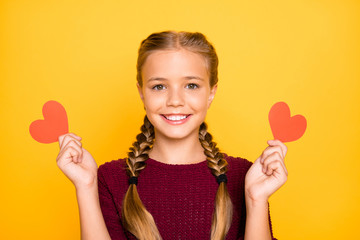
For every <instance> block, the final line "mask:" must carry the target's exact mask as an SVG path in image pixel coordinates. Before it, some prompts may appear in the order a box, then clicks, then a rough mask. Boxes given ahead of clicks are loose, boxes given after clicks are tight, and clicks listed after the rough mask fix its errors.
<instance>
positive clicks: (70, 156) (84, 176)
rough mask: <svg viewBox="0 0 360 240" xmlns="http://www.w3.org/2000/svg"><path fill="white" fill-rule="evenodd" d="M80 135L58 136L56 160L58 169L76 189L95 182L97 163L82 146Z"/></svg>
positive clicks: (90, 185)
mask: <svg viewBox="0 0 360 240" xmlns="http://www.w3.org/2000/svg"><path fill="white" fill-rule="evenodd" d="M80 140H81V137H79V136H77V135H75V134H74V133H67V134H64V135H61V136H60V137H59V145H60V152H59V155H58V156H57V158H56V162H57V165H58V167H59V168H60V170H61V171H62V172H63V173H64V174H65V175H66V177H67V178H69V179H70V181H71V182H72V183H73V184H74V185H75V187H76V189H79V188H89V187H92V186H94V185H96V184H97V169H98V167H97V164H96V162H95V160H94V158H93V157H92V156H91V154H90V153H89V152H88V151H87V150H86V149H84V148H83V147H82V144H81V142H80Z"/></svg>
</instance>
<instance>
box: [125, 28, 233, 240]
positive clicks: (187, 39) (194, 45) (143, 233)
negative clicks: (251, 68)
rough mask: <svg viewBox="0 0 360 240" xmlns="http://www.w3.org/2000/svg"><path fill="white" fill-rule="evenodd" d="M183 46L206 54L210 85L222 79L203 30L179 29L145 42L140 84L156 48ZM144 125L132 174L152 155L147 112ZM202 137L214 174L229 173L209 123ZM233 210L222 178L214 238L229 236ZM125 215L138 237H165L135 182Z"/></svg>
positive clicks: (146, 239)
mask: <svg viewBox="0 0 360 240" xmlns="http://www.w3.org/2000/svg"><path fill="white" fill-rule="evenodd" d="M181 48H184V49H186V50H189V51H192V52H194V53H198V54H200V55H201V56H203V57H204V59H205V60H206V63H207V70H208V72H209V76H210V81H209V82H210V87H211V88H212V87H213V86H215V84H216V83H217V82H218V72H217V67H218V57H217V55H216V52H215V49H214V47H213V46H212V44H211V43H210V42H209V41H208V40H207V39H206V37H205V36H204V35H203V34H201V33H198V32H195V33H190V32H175V31H165V32H158V33H153V34H151V35H150V36H149V37H148V38H146V39H145V40H143V41H142V42H141V45H140V48H139V52H138V61H137V81H138V83H139V85H140V86H142V75H141V70H142V66H143V64H144V63H145V61H146V59H147V57H148V56H149V55H150V54H151V53H152V52H154V51H158V50H174V49H181ZM140 129H141V133H139V134H138V135H137V136H136V141H135V142H134V143H133V146H132V147H130V152H129V153H128V158H127V160H126V166H127V174H128V175H129V177H137V176H138V175H139V173H140V171H141V170H143V169H144V168H145V166H146V160H147V159H148V158H149V151H150V149H151V147H152V145H153V143H154V139H155V131H154V126H153V125H152V124H151V123H150V121H149V119H148V118H147V116H145V118H144V124H143V125H142V126H141V128H140ZM199 141H200V143H201V145H202V147H203V148H204V153H205V155H206V159H207V166H208V167H209V168H210V169H211V172H212V174H213V175H214V176H215V177H217V176H219V175H220V174H225V173H226V172H227V165H228V163H227V161H226V160H225V158H224V155H223V154H222V153H221V152H220V151H219V149H218V148H217V147H216V143H215V142H213V141H212V135H211V134H210V133H209V132H208V131H207V125H206V123H202V124H201V125H200V128H199ZM232 214H233V206H232V202H231V199H230V195H229V193H228V190H227V186H226V183H225V182H221V183H220V184H219V187H218V190H217V193H216V197H215V208H214V212H213V216H212V224H211V237H210V239H211V240H220V239H225V237H226V234H227V233H228V231H229V229H230V226H231V221H232ZM122 219H123V225H124V227H125V228H126V229H127V230H128V231H129V232H131V233H132V234H133V235H135V236H136V237H137V238H138V239H140V240H159V239H161V236H160V233H159V230H158V229H157V227H156V224H155V221H154V219H153V217H152V215H151V214H150V213H149V212H148V211H147V210H146V208H145V206H144V204H143V203H142V201H141V199H140V197H139V194H138V191H137V187H136V185H135V184H130V185H129V188H128V190H127V192H126V194H125V197H124V200H123V206H122Z"/></svg>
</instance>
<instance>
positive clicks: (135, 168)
mask: <svg viewBox="0 0 360 240" xmlns="http://www.w3.org/2000/svg"><path fill="white" fill-rule="evenodd" d="M140 129H141V133H139V134H138V135H137V136H136V141H135V142H134V143H133V146H132V147H130V152H129V153H128V158H127V159H126V171H127V174H128V175H129V177H137V176H139V173H140V171H141V170H143V169H144V168H145V167H146V163H145V161H146V160H147V159H148V158H149V151H150V149H151V147H152V145H153V143H154V138H155V131H154V126H153V125H152V124H151V123H150V121H149V119H148V118H147V116H145V118H144V124H143V125H142V126H141V128H140ZM122 217H123V225H124V227H125V228H126V229H127V230H128V231H129V232H131V233H132V234H133V235H135V236H136V238H137V239H140V240H160V239H161V236H160V233H159V231H158V229H157V227H156V224H155V221H154V218H153V217H152V216H151V214H150V213H149V212H148V211H147V210H146V208H145V206H144V204H143V203H142V201H141V199H140V197H139V193H138V191H137V187H136V185H135V184H130V185H129V188H128V190H127V192H126V194H125V197H124V200H123V206H122Z"/></svg>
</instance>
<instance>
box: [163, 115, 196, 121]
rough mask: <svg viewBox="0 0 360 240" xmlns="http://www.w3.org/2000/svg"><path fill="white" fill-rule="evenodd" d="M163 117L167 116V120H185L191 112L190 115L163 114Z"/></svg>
mask: <svg viewBox="0 0 360 240" xmlns="http://www.w3.org/2000/svg"><path fill="white" fill-rule="evenodd" d="M162 116H163V117H165V118H166V119H167V120H169V121H181V120H184V119H185V118H188V117H189V116H190V114H188V115H170V114H169V115H163V114H162Z"/></svg>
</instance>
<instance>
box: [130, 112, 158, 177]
mask: <svg viewBox="0 0 360 240" xmlns="http://www.w3.org/2000/svg"><path fill="white" fill-rule="evenodd" d="M140 130H141V133H139V134H138V135H137V136H136V140H137V141H135V142H134V143H133V146H132V147H130V152H128V158H127V159H126V165H127V169H126V170H127V174H128V175H129V177H137V176H139V173H140V171H141V170H143V169H144V168H145V166H146V163H145V161H146V160H147V159H148V158H149V151H150V149H151V147H152V145H153V143H154V138H155V132H154V126H153V125H152V124H151V123H150V121H149V119H148V118H147V116H145V118H144V124H143V125H142V126H141V128H140Z"/></svg>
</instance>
